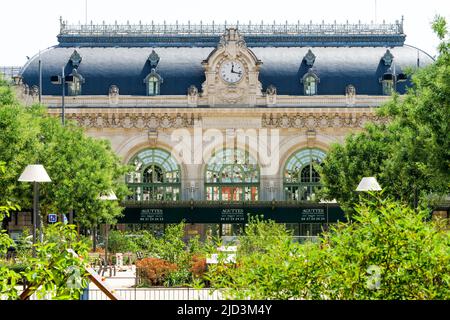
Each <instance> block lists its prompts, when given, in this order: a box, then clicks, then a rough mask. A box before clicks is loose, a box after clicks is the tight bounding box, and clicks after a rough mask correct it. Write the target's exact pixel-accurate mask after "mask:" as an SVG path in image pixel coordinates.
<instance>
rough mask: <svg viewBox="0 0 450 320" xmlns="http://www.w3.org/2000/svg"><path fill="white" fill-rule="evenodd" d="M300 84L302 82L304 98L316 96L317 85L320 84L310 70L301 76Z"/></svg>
mask: <svg viewBox="0 0 450 320" xmlns="http://www.w3.org/2000/svg"><path fill="white" fill-rule="evenodd" d="M301 82H303V88H304V93H305V96H314V95H316V94H317V84H318V83H319V82H320V79H319V77H318V76H317V75H316V74H315V73H314V72H313V71H312V70H311V69H309V70H308V72H307V73H306V74H305V75H304V76H303V79H302V81H301Z"/></svg>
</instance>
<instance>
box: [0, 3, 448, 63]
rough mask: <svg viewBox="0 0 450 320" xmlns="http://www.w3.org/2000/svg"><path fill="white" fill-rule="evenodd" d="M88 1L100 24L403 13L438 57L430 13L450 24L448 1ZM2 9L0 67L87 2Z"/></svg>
mask: <svg viewBox="0 0 450 320" xmlns="http://www.w3.org/2000/svg"><path fill="white" fill-rule="evenodd" d="M87 3H88V6H87V8H88V14H87V20H88V21H91V20H92V21H93V22H94V23H99V24H100V23H102V21H103V20H105V21H106V22H111V23H114V21H115V20H117V21H118V23H120V22H123V23H126V21H127V20H129V21H130V23H138V22H139V20H141V21H142V22H143V23H145V22H149V23H150V22H151V21H152V20H154V21H155V23H156V22H163V21H164V20H166V21H167V22H168V23H169V22H175V21H176V20H178V22H179V23H182V22H187V21H188V20H190V21H191V22H193V23H194V22H199V21H200V20H202V21H203V23H206V22H210V21H211V20H215V22H216V23H219V22H223V21H225V20H227V22H228V23H233V22H235V21H236V20H239V21H240V22H241V23H244V22H248V21H249V20H251V21H252V22H258V23H259V22H261V20H264V21H266V22H273V20H276V21H279V22H283V23H284V22H285V21H286V20H288V21H289V22H292V23H296V22H297V21H298V20H300V22H309V21H310V20H312V21H313V22H316V23H320V22H321V21H322V20H325V22H331V23H333V22H334V20H336V21H337V22H338V23H339V22H344V23H345V22H346V20H348V21H349V22H350V23H352V22H355V23H357V22H358V20H361V22H362V23H365V22H367V23H370V22H371V21H375V19H376V20H377V21H378V22H382V21H383V20H386V22H395V20H400V19H401V16H402V15H403V16H404V18H405V21H404V31H405V33H406V35H407V37H406V43H407V44H411V45H414V46H417V47H419V48H421V49H423V50H425V51H426V52H428V53H429V54H431V55H432V56H434V55H436V46H437V44H438V39H437V37H436V36H435V35H434V33H433V32H432V31H431V27H430V24H431V21H432V20H433V17H434V16H435V15H436V14H441V15H443V16H445V17H446V18H447V21H448V22H449V24H450V1H449V0H426V1H415V0H313V1H311V0H306V1H305V0H255V1H253V0H221V1H217V0H88V1H87ZM375 4H376V6H375ZM375 8H377V9H376V10H375ZM0 12H1V13H0V39H1V40H0V41H1V50H0V66H12V65H17V66H21V65H23V64H24V63H25V62H26V56H30V57H31V56H33V55H34V54H36V53H37V52H38V51H39V50H43V49H45V48H48V47H50V46H53V45H55V44H57V40H56V36H57V34H58V32H59V17H60V16H62V17H63V19H64V20H68V21H69V23H78V21H80V22H85V20H86V0H34V1H33V0H30V1H25V0H4V1H2V2H1V11H0Z"/></svg>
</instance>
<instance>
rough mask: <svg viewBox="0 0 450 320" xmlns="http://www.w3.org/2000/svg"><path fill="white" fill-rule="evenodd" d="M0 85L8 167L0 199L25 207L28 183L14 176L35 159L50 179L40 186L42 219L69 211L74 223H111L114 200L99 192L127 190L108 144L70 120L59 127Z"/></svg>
mask: <svg viewBox="0 0 450 320" xmlns="http://www.w3.org/2000/svg"><path fill="white" fill-rule="evenodd" d="M0 88H1V90H0V160H1V161H4V162H5V163H6V165H7V167H8V172H6V173H5V174H4V175H2V176H1V177H0V190H1V191H0V199H12V200H13V201H14V202H16V203H18V204H20V205H21V206H22V207H23V208H31V200H32V197H31V194H32V192H31V190H32V186H31V184H27V183H20V182H18V181H17V179H18V177H19V175H20V174H21V172H22V171H23V169H24V168H25V167H26V165H28V164H32V163H41V164H43V165H44V167H45V168H46V170H47V172H48V173H49V176H50V177H51V179H52V182H51V183H47V184H41V187H40V207H41V212H42V214H43V215H44V218H45V216H46V215H47V214H48V213H67V212H69V211H70V210H74V211H75V213H76V221H77V222H78V223H80V224H81V225H82V226H85V227H93V226H96V225H98V224H100V223H105V222H107V223H115V222H116V219H117V217H118V216H119V215H120V214H121V211H122V207H121V206H120V203H119V202H118V201H102V200H100V199H99V195H100V194H101V193H105V192H108V191H110V190H112V191H114V192H115V194H116V195H117V197H118V198H119V199H122V198H123V197H124V196H125V195H126V194H127V192H128V190H127V187H126V185H125V182H124V179H123V175H124V173H125V172H126V171H127V166H124V165H122V164H121V161H120V159H119V157H118V156H117V155H115V153H114V152H113V150H112V149H111V146H110V144H109V142H108V141H105V140H97V139H94V138H91V137H88V136H86V134H84V132H83V130H82V129H81V128H79V127H77V126H76V125H75V124H74V123H72V122H70V121H69V122H67V124H66V126H64V127H63V126H62V125H61V124H60V121H59V119H56V118H54V117H51V116H48V115H47V113H46V109H45V108H43V107H42V106H38V105H34V106H32V107H29V108H25V107H24V106H22V105H21V104H20V103H19V102H18V101H17V99H15V97H14V94H13V92H12V89H11V87H9V86H8V85H7V84H5V83H4V82H3V83H0Z"/></svg>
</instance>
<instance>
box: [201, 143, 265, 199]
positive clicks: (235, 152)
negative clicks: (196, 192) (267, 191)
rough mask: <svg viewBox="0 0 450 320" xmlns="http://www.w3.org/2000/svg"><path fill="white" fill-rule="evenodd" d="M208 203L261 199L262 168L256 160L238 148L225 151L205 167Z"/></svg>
mask: <svg viewBox="0 0 450 320" xmlns="http://www.w3.org/2000/svg"><path fill="white" fill-rule="evenodd" d="M205 182H206V183H205V188H206V192H205V193H206V200H209V201H256V200H258V199H259V168H258V165H257V163H256V161H255V159H254V158H253V157H251V156H250V155H249V154H248V153H247V152H244V151H242V150H239V149H224V150H221V151H219V152H218V153H216V154H215V155H213V156H212V157H211V159H210V160H209V161H208V164H207V166H206V177H205Z"/></svg>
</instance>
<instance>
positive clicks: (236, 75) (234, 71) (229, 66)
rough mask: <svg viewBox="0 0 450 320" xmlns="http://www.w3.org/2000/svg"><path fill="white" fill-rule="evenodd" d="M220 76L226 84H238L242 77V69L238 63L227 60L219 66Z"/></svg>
mask: <svg viewBox="0 0 450 320" xmlns="http://www.w3.org/2000/svg"><path fill="white" fill-rule="evenodd" d="M219 72H220V76H221V77H222V79H223V80H224V81H226V82H228V83H236V82H239V81H240V80H241V79H242V77H243V76H244V67H243V66H242V64H241V63H240V62H239V61H236V60H229V61H225V62H224V63H223V64H222V65H221V66H220V71H219Z"/></svg>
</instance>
